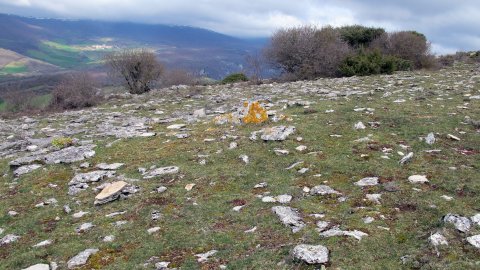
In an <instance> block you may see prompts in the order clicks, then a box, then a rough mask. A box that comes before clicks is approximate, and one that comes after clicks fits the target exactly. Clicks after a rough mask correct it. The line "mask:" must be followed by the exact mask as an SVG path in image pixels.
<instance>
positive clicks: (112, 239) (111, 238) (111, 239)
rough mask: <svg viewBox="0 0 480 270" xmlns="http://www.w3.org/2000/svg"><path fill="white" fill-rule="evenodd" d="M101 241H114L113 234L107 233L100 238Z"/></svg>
mask: <svg viewBox="0 0 480 270" xmlns="http://www.w3.org/2000/svg"><path fill="white" fill-rule="evenodd" d="M102 241H103V242H106V243H110V242H113V241H115V236H114V235H107V236H105V237H104V238H103V239H102Z"/></svg>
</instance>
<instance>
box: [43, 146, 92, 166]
mask: <svg viewBox="0 0 480 270" xmlns="http://www.w3.org/2000/svg"><path fill="white" fill-rule="evenodd" d="M95 147H96V145H93V144H89V145H84V146H78V147H76V146H70V147H67V148H64V149H62V150H60V151H56V152H53V153H50V154H47V155H45V157H44V158H43V159H44V161H45V163H46V164H59V163H67V164H69V163H73V162H77V161H82V160H85V159H88V158H91V157H93V156H95V151H93V148H95Z"/></svg>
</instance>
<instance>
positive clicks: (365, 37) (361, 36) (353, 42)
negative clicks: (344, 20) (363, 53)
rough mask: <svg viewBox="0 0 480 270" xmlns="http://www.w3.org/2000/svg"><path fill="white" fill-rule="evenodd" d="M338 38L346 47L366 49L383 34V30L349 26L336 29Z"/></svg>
mask: <svg viewBox="0 0 480 270" xmlns="http://www.w3.org/2000/svg"><path fill="white" fill-rule="evenodd" d="M338 31H339V32H340V36H341V37H342V39H343V40H344V41H346V42H347V43H348V45H350V46H352V47H354V48H359V47H367V46H368V45H370V43H371V42H372V41H374V40H375V39H376V38H378V37H380V36H381V35H383V34H385V30H384V29H383V28H375V27H365V26H361V25H350V26H343V27H340V28H338Z"/></svg>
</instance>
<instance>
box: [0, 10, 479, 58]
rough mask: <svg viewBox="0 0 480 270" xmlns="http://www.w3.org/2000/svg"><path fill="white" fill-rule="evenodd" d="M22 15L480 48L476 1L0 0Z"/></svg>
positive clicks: (443, 48) (251, 34)
mask: <svg viewBox="0 0 480 270" xmlns="http://www.w3.org/2000/svg"><path fill="white" fill-rule="evenodd" d="M0 10H2V12H10V13H14V14H20V15H29V16H42V17H45V16H51V17H63V18H65V17H66V18H78V19H101V20H127V21H135V22H147V23H164V24H177V25H191V26H197V27H203V28H208V29H211V30H214V31H218V32H222V33H225V34H230V35H234V36H243V37H261V36H268V35H270V34H271V33H272V32H273V31H275V30H276V29H278V28H282V27H292V26H297V25H301V24H315V25H318V26H323V25H332V26H341V25H347V24H363V25H368V26H377V27H384V28H386V29H387V30H389V31H398V30H418V31H419V32H422V33H424V34H426V36H427V37H428V38H429V39H430V40H431V41H432V43H433V44H434V46H433V47H434V50H435V51H437V52H444V51H451V50H457V49H463V50H474V49H480V45H479V41H478V39H479V38H480V37H479V34H478V29H480V5H478V0H462V1H451V0H422V1H418V0H397V1H393V0H392V1H384V0H362V1H360V0H342V1H335V0H323V1H318V0H296V1H291V0H256V1H255V2H252V1H238V0H235V1H234V0H175V1H172V0H80V1H79V0H0Z"/></svg>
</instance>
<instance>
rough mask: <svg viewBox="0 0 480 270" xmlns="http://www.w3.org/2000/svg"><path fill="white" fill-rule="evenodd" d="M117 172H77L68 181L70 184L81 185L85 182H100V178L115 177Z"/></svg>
mask: <svg viewBox="0 0 480 270" xmlns="http://www.w3.org/2000/svg"><path fill="white" fill-rule="evenodd" d="M114 175H115V172H111V171H103V170H102V171H92V172H88V173H79V174H76V175H75V176H74V177H73V179H72V180H71V181H70V182H69V183H68V185H69V186H75V185H81V184H85V183H92V182H98V181H100V180H103V179H106V178H110V177H113V176H114Z"/></svg>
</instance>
